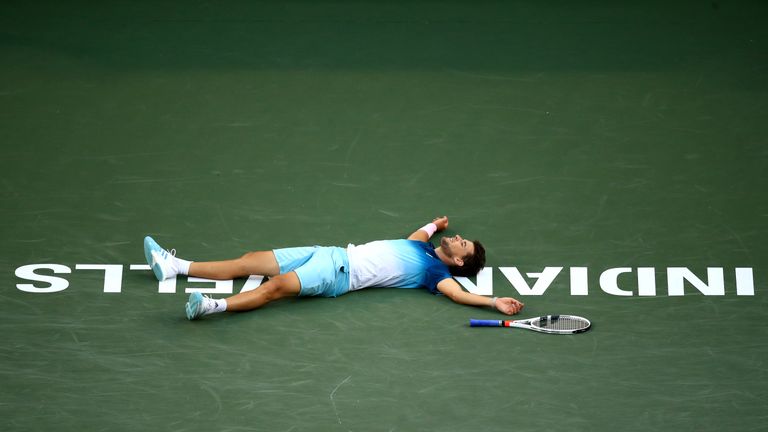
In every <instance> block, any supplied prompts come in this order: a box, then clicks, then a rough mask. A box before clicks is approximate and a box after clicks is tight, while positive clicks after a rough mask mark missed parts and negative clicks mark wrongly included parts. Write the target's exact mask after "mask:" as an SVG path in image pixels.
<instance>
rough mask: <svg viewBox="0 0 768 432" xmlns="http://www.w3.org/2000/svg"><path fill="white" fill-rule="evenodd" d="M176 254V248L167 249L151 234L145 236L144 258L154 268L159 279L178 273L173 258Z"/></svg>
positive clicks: (162, 279) (153, 270)
mask: <svg viewBox="0 0 768 432" xmlns="http://www.w3.org/2000/svg"><path fill="white" fill-rule="evenodd" d="M175 255H176V249H171V251H170V252H169V251H167V250H165V249H163V248H161V247H160V245H159V244H157V242H156V241H155V240H154V239H153V238H152V237H150V236H146V237H144V258H146V259H147V264H149V266H150V267H151V268H152V272H153V273H155V277H156V278H157V280H159V281H164V280H166V279H169V278H172V277H174V276H176V275H177V274H178V271H177V270H176V266H175V265H174V263H173V258H174V256H175Z"/></svg>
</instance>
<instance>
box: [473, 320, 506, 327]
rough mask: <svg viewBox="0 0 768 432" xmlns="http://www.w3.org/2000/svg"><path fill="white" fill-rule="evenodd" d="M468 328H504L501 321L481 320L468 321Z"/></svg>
mask: <svg viewBox="0 0 768 432" xmlns="http://www.w3.org/2000/svg"><path fill="white" fill-rule="evenodd" d="M469 326H470V327H504V322H503V321H501V320H481V319H471V320H469Z"/></svg>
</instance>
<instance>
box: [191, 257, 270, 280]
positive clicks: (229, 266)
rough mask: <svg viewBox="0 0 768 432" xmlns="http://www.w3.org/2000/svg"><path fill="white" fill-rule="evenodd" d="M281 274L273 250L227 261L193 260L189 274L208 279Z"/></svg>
mask: <svg viewBox="0 0 768 432" xmlns="http://www.w3.org/2000/svg"><path fill="white" fill-rule="evenodd" d="M278 274H280V266H279V265H278V264H277V260H276V259H275V254H274V252H272V251H259V252H248V253H247V254H245V255H243V256H241V257H240V258H237V259H233V260H227V261H208V262H193V263H192V264H191V265H190V266H189V275H190V276H193V277H201V278H206V279H218V280H227V279H236V278H239V277H246V276H250V275H261V276H276V275H278Z"/></svg>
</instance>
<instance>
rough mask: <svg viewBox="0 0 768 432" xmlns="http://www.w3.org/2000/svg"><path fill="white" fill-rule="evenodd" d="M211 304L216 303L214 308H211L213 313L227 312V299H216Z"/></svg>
mask: <svg viewBox="0 0 768 432" xmlns="http://www.w3.org/2000/svg"><path fill="white" fill-rule="evenodd" d="M213 302H214V303H216V306H214V308H213V312H224V311H226V310H227V299H218V300H214V301H213ZM213 312H212V313H213Z"/></svg>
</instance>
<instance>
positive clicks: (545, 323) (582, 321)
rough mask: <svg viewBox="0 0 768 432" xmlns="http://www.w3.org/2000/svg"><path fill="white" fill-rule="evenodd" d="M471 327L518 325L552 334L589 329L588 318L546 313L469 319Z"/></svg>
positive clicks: (518, 326)
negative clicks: (520, 318)
mask: <svg viewBox="0 0 768 432" xmlns="http://www.w3.org/2000/svg"><path fill="white" fill-rule="evenodd" d="M469 325H470V327H517V328H523V329H528V330H533V331H537V332H541V333H550V334H574V333H583V332H585V331H587V330H589V327H590V326H591V325H592V323H591V322H589V320H588V319H586V318H582V317H579V316H573V315H544V316H540V317H535V318H528V319H523V320H514V321H503V320H479V319H471V320H469Z"/></svg>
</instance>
